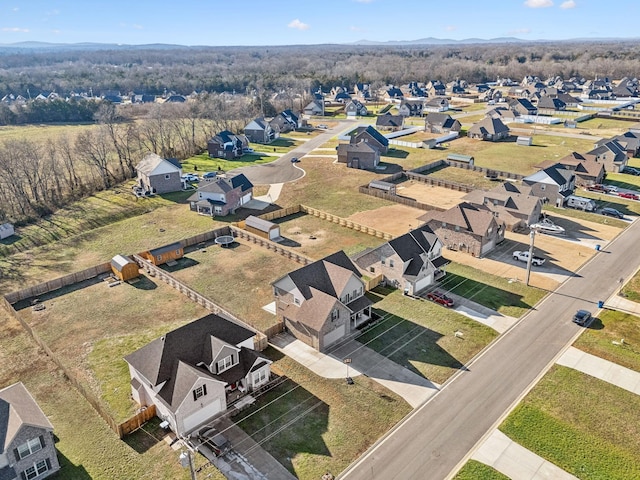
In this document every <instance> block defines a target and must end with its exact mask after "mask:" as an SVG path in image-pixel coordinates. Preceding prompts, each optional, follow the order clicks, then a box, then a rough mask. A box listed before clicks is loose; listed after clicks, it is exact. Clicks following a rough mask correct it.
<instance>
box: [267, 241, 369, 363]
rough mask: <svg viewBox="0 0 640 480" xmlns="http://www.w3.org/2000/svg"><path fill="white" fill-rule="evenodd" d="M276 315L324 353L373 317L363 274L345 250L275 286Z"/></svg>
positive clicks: (293, 332) (306, 266) (285, 324)
mask: <svg viewBox="0 0 640 480" xmlns="http://www.w3.org/2000/svg"><path fill="white" fill-rule="evenodd" d="M271 285H272V286H273V295H274V297H275V301H276V315H277V317H278V320H280V321H282V322H283V323H284V326H285V329H286V330H287V331H288V332H289V333H291V334H292V335H293V336H294V337H296V338H298V339H299V340H301V341H302V342H304V343H306V344H307V345H310V346H311V347H313V348H315V349H316V350H318V351H319V352H324V351H325V350H326V349H327V347H329V346H330V345H333V344H335V343H336V342H339V341H340V340H343V339H344V338H346V337H348V336H350V335H351V334H352V333H353V332H355V330H356V328H357V327H359V326H360V325H362V324H363V323H365V322H366V321H368V320H369V319H370V318H371V304H372V302H371V300H369V299H368V298H367V297H366V296H365V294H364V293H365V285H364V282H363V281H362V279H361V278H360V272H359V271H358V268H357V267H356V266H355V265H354V264H353V262H352V261H351V260H350V259H349V257H347V255H346V254H345V253H344V252H343V251H339V252H336V253H334V254H332V255H329V256H328V257H325V258H323V259H321V260H318V261H316V262H313V263H310V264H308V265H305V266H304V267H302V268H299V269H298V270H294V271H293V272H290V273H288V274H287V275H285V276H284V277H282V278H280V279H278V280H276V281H275V282H273V283H272V284H271Z"/></svg>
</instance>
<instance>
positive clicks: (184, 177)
mask: <svg viewBox="0 0 640 480" xmlns="http://www.w3.org/2000/svg"><path fill="white" fill-rule="evenodd" d="M180 178H182V180H185V181H187V182H192V183H198V182H199V181H200V177H199V176H198V175H196V174H194V173H185V174H184V175H182V177H180Z"/></svg>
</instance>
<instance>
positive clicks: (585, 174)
mask: <svg viewBox="0 0 640 480" xmlns="http://www.w3.org/2000/svg"><path fill="white" fill-rule="evenodd" d="M554 165H561V166H562V167H564V168H566V169H567V170H572V171H573V173H574V174H575V176H576V186H580V187H585V186H589V185H594V184H596V183H602V181H603V180H604V176H605V169H604V164H603V163H602V162H598V161H597V160H596V158H595V156H594V155H589V154H587V153H584V154H582V153H578V152H572V153H570V154H569V155H567V156H566V157H562V158H561V159H559V160H547V161H546V162H542V163H540V164H538V165H536V168H540V169H545V168H549V167H552V166H554Z"/></svg>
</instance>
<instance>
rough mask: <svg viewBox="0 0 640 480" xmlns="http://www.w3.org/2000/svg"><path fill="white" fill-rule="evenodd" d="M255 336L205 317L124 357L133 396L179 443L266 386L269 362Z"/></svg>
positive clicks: (248, 331) (233, 324) (245, 330)
mask: <svg viewBox="0 0 640 480" xmlns="http://www.w3.org/2000/svg"><path fill="white" fill-rule="evenodd" d="M255 335H256V334H255V332H253V331H251V330H248V329H247V328H245V327H242V326H240V325H237V324H236V323H233V322H231V321H229V320H227V319H225V318H222V317H220V316H218V315H214V314H209V315H207V316H206V317H203V318H200V319H198V320H194V321H193V322H190V323H187V324H186V325H184V326H182V327H180V328H178V329H176V330H172V331H170V332H169V333H167V334H165V335H163V336H161V337H160V338H156V339H155V340H153V341H152V342H151V343H148V344H147V345H145V346H144V347H142V348H140V349H139V350H136V351H135V352H133V353H131V354H129V355H127V356H126V357H125V358H124V360H125V361H126V362H127V363H128V364H129V375H130V376H131V393H132V396H133V399H134V400H135V401H136V402H137V403H138V404H139V405H141V406H150V405H155V407H156V415H157V416H158V417H159V418H161V419H162V420H164V421H166V422H168V423H169V426H170V427H171V430H173V431H174V432H175V433H176V435H178V436H179V437H183V436H185V435H187V434H189V432H192V431H193V430H195V429H196V428H198V427H199V426H201V425H203V424H205V423H207V422H209V421H210V420H211V419H212V418H214V417H216V416H218V415H220V414H222V413H224V412H225V411H226V410H227V408H228V406H229V404H230V403H232V402H233V401H235V400H237V399H238V398H240V397H241V396H243V395H244V394H246V393H249V392H251V391H253V390H255V389H258V388H260V387H262V386H264V385H265V384H266V383H267V382H268V381H269V377H270V375H271V363H272V362H271V360H268V359H267V358H265V357H263V356H262V355H261V354H260V353H258V352H256V351H255V350H254V344H255V343H254V337H255Z"/></svg>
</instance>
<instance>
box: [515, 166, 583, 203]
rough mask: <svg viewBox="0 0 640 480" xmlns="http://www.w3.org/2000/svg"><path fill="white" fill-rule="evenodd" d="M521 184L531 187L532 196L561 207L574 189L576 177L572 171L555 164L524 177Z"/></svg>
mask: <svg viewBox="0 0 640 480" xmlns="http://www.w3.org/2000/svg"><path fill="white" fill-rule="evenodd" d="M522 183H523V184H525V185H528V186H529V187H531V193H532V195H535V196H537V197H540V198H542V200H543V201H544V202H550V203H551V204H552V205H555V206H557V207H561V206H562V205H564V203H565V201H566V200H567V197H568V196H569V195H571V194H573V191H574V190H575V188H576V176H575V174H574V172H573V171H572V170H568V169H566V168H564V167H563V166H562V165H559V164H555V165H552V166H550V167H547V168H545V169H542V170H540V171H538V172H536V173H534V174H532V175H529V176H528V177H524V178H523V179H522Z"/></svg>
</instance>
